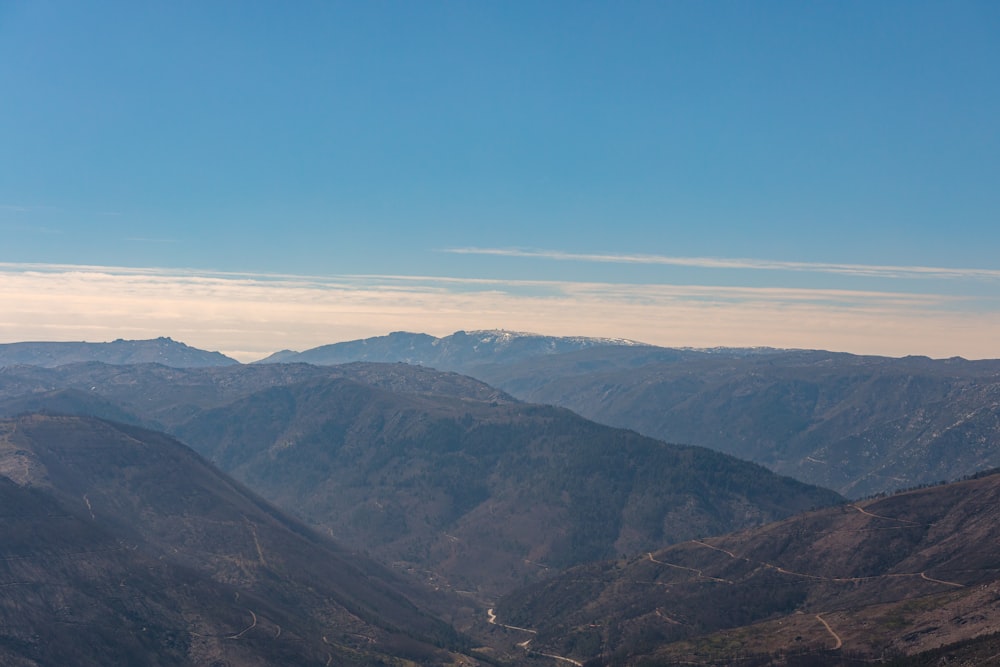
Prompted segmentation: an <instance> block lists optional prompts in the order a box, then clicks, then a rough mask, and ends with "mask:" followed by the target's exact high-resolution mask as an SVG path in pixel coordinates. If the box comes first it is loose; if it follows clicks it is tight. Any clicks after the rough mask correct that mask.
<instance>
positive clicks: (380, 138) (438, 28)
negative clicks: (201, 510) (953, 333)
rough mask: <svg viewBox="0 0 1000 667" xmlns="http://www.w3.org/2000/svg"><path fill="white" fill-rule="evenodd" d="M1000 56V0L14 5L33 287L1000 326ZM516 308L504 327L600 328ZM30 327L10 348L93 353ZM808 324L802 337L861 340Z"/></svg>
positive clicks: (10, 146) (1, 189)
mask: <svg viewBox="0 0 1000 667" xmlns="http://www.w3.org/2000/svg"><path fill="white" fill-rule="evenodd" d="M998 63H1000V4H998V3H996V2H935V3H924V2H912V1H908V2H870V1H869V2H815V3H805V2H764V1H762V2H600V3H598V2H544V1H542V2H352V3H340V2H295V3H284V2H282V3H279V2H243V3H235V2H155V3H154V2H148V3H147V2H87V3H81V2H68V1H67V2H44V1H24V2H17V1H14V2H0V155H2V157H3V159H2V160H0V235H2V237H0V238H2V242H0V263H5V264H6V265H7V266H6V268H5V269H4V273H3V274H0V280H6V281H7V283H8V285H14V283H15V282H16V283H17V286H18V289H21V290H25V289H33V288H32V287H31V286H30V285H29V284H28V283H27V282H24V281H25V280H26V275H27V273H26V272H27V271H28V268H27V267H26V265H27V264H37V265H43V266H42V267H41V268H42V269H44V271H47V272H49V273H52V272H56V271H63V272H65V271H66V269H65V268H57V267H55V266H53V265H86V266H98V267H130V268H133V269H135V268H144V267H146V268H148V267H156V268H157V269H158V270H159V273H158V274H157V275H160V276H161V278H162V279H163V280H166V279H167V277H168V276H172V275H174V273H172V272H171V270H178V271H179V270H181V269H185V270H188V271H187V272H186V273H185V274H184V275H189V274H190V273H191V271H190V270H193V271H194V273H197V274H198V275H203V276H210V275H216V274H214V273H213V272H239V273H241V274H244V276H245V277H246V279H247V280H251V281H259V280H266V279H268V278H267V276H268V275H272V274H294V275H308V276H317V277H322V279H323V280H327V279H328V278H330V279H332V278H333V277H345V276H346V277H350V278H349V279H346V280H348V282H349V283H350V284H351V285H355V286H357V285H358V284H359V283H358V281H359V280H360V279H358V278H356V277H357V276H361V275H378V276H387V277H388V278H386V279H385V280H384V281H382V282H380V283H379V284H377V285H375V284H373V283H371V282H370V280H369V282H366V283H365V284H364V285H363V289H364V290H374V292H379V291H380V290H381V291H385V289H386V281H388V282H389V283H391V284H392V285H397V284H398V283H400V281H402V282H403V283H407V284H409V283H408V282H407V281H410V282H412V279H413V277H433V278H435V280H438V279H452V280H455V281H459V282H455V283H454V284H453V285H452V286H450V287H447V286H442V285H444V283H441V282H440V281H438V282H435V283H434V284H428V283H427V282H426V281H425V282H421V283H420V285H419V288H418V289H419V291H420V292H421V293H422V294H424V293H431V292H434V291H435V290H437V291H446V292H448V293H449V294H452V295H454V293H456V292H458V293H468V292H469V291H472V292H477V293H482V292H484V290H485V288H483V287H482V283H469V282H463V281H469V280H470V279H483V280H491V281H496V282H495V283H490V284H491V285H493V286H494V287H492V288H490V290H488V291H490V292H491V293H492V292H496V291H498V290H499V291H500V292H502V293H503V294H504V295H506V296H508V297H511V298H513V297H514V296H517V294H520V293H523V292H525V291H527V292H530V293H531V295H532V296H542V297H549V296H552V295H553V294H556V293H558V294H557V296H560V297H566V295H567V294H570V293H575V288H573V287H572V286H573V285H579V284H583V283H586V284H591V283H599V284H601V285H603V286H604V289H605V290H608V289H610V287H609V286H612V285H629V286H633V287H637V288H638V287H642V288H643V289H661V288H670V289H673V288H676V287H678V286H683V287H699V288H701V287H704V288H708V287H714V288H722V287H725V288H755V289H775V290H779V289H780V290H785V289H789V288H794V289H803V290H838V291H842V292H844V293H847V292H853V291H863V292H879V293H885V294H889V293H891V294H899V295H905V296H906V298H914V299H915V298H922V297H923V296H927V295H930V296H933V297H934V298H935V299H940V298H942V297H948V298H949V299H952V301H949V302H948V303H943V302H941V303H939V302H935V303H934V304H933V306H932V309H933V311H934V313H936V314H940V313H943V312H946V311H947V312H952V311H960V313H961V314H962V315H963V316H968V317H973V316H974V317H976V318H981V319H979V320H975V322H976V323H975V324H973V323H972V322H973V321H972V320H970V319H968V318H966V319H965V320H963V322H965V324H964V325H963V326H967V327H969V328H970V329H971V328H976V327H988V326H993V325H994V324H996V323H997V321H998V319H1000V307H998V303H997V295H998V294H1000V252H998V250H1000V68H998V67H997V64H998ZM470 249H476V250H477V252H468V251H469V250H470ZM455 250H464V252H454V251H455ZM480 251H484V252H480ZM525 251H527V252H525ZM636 255H642V256H643V257H639V258H637V257H636ZM703 258H722V259H728V260H733V259H740V260H754V261H755V262H765V261H766V262H770V264H767V265H766V266H765V267H763V268H761V266H759V265H752V264H751V263H747V262H743V263H736V264H735V265H732V266H723V267H719V266H715V265H712V264H711V263H708V262H705V261H701V260H702V259H703ZM677 259H680V260H683V261H674V260H677ZM776 263H777V264H776ZM790 263H795V266H792V265H791V264H790ZM819 265H836V267H834V268H832V269H831V268H830V267H829V266H826V268H823V266H819ZM844 265H849V268H845V267H844ZM867 266H879V267H931V268H942V267H943V268H948V269H955V270H957V271H958V273H959V274H960V275H957V276H950V277H947V278H943V277H942V276H940V275H938V274H936V273H930V274H927V273H926V272H924V273H920V272H917V273H912V274H907V275H905V276H902V277H901V276H900V274H899V271H897V270H895V269H893V270H885V269H882V270H879V271H874V272H873V271H872V270H867V269H863V268H860V267H867ZM838 267H839V268H838ZM35 268H39V267H35ZM969 269H975V270H979V271H981V272H983V273H981V274H976V275H974V276H971V277H970V276H969V275H967V274H966V273H963V271H965V270H969ZM917 276H922V277H917ZM525 280H529V281H549V282H546V283H544V284H541V286H539V285H536V284H531V285H526V284H523V283H514V282H512V281H525ZM321 282H322V281H321ZM554 283H559V285H564V284H569V285H571V287H569V288H566V287H559V288H558V289H556V288H554V287H552V284H554ZM324 284H325V283H324ZM234 285H235V284H234V283H233V282H227V283H225V286H227V289H228V288H233V287H234ZM456 285H457V286H456ZM334 288H335V289H337V290H348V289H349V288H348V287H344V285H343V284H342V283H341V282H338V283H337V284H336V285H335V287H334ZM334 288H331V289H334ZM13 289H14V288H13V287H9V288H8V291H12V290H13ZM38 289H43V288H38ZM44 289H54V288H51V287H49V288H44ZM129 289H131V288H129ZM220 289H221V288H220ZM318 289H320V290H321V291H322V289H323V288H318ZM358 289H361V288H358ZM126 291H127V289H126ZM19 294H22V295H23V294H24V292H19ZM67 294H68V295H67V298H69V296H70V295H69V293H67ZM352 294H355V293H354V292H352ZM757 294H759V293H757ZM802 296H803V297H804V296H806V295H804V294H803V295H802ZM8 298H10V299H12V298H14V297H10V296H9V297H8ZM53 298H55V297H53ZM277 298H278V297H277V294H276V293H275V296H274V298H273V299H271V300H274V299H277ZM310 298H311V297H310ZM324 298H325V297H324ZM567 298H568V297H567ZM608 298H610V297H608ZM644 298H645V297H641V296H637V295H636V293H635V292H631V293H630V294H629V296H628V297H627V299H626V300H628V301H629V302H630V303H632V304H633V305H634V304H637V303H640V302H642V301H643V299H644ZM658 298H659V297H658ZM684 298H685V299H688V300H690V299H691V298H692V297H691V296H690V294H689V293H687V292H685V296H684ZM260 299H262V300H260ZM734 299H736V300H738V297H734V296H731V295H730V296H723V297H720V296H718V295H717V294H716V295H714V296H712V297H711V299H709V301H710V303H709V306H712V307H717V306H719V304H727V303H732V302H733V300H734ZM268 300H269V297H259V299H258V300H257V301H253V302H254V303H266V302H267V301H268ZM696 300H697V299H696ZM799 300H802V299H799ZM820 300H822V299H820ZM810 302H811V303H812V302H813V301H810ZM4 303H6V302H4ZM53 303H57V301H53ZM205 303H206V304H207V303H208V302H205ZM0 305H3V304H2V303H0ZM661 305H662V304H661ZM855 306H856V307H859V308H861V309H862V310H863V311H864V312H869V311H870V310H871V309H872V308H873V307H874V308H876V309H884V308H886V306H885V305H884V304H882V305H876V306H870V305H869V306H858V305H857V304H855ZM855 306H852V307H855ZM203 307H204V308H206V309H207V310H206V311H199V312H202V313H203V314H202V317H204V318H205V321H206V323H207V324H206V326H209V325H210V324H211V323H209V322H208V320H210V319H211V308H210V307H209V306H207V305H203ZM262 307H263V306H262ZM581 307H582V306H581ZM17 308H21V306H17ZM17 308H15V311H16V312H20V311H19V310H17ZM455 308H458V309H459V310H466V312H467V313H468V312H469V310H468V309H472V310H474V309H475V305H474V304H473V305H470V304H466V305H464V306H463V305H459V306H456V305H455V304H451V305H450V306H448V307H447V308H445V310H448V312H451V311H453V310H454V309H455ZM449 309H450V310H449ZM497 309H498V310H497V312H498V313H499V314H497V315H491V318H490V321H491V322H492V323H493V325H495V326H507V325H508V324H507V322H508V321H509V322H510V324H509V326H510V327H511V328H514V327H515V325H517V326H518V327H524V326H528V327H531V328H534V329H536V330H544V331H551V332H553V333H569V331H568V330H569V329H571V328H573V326H572V325H571V323H570V322H568V321H564V322H562V323H559V322H555V321H547V320H544V319H543V320H538V324H537V326H533V325H532V320H531V319H530V318H527V316H525V317H519V316H517V306H516V305H515V303H514V301H510V302H506V304H505V305H503V306H502V307H501V306H497ZM504 309H511V310H512V311H514V312H511V317H510V318H509V320H508V321H498V320H504V318H503V317H502V315H503V313H504V312H505V310H504ZM542 310H544V309H542ZM356 311H357V309H356V308H355V309H354V310H353V311H352V312H356ZM8 312H10V310H9V308H8ZM436 312H437V311H433V309H432V314H433V313H436ZM442 312H443V311H442ZM656 312H657V313H660V314H659V315H656V316H662V317H665V318H668V319H669V315H668V314H666V313H667V311H656ZM908 312H909V311H908ZM205 313H207V314H205ZM383 314H384V313H383ZM522 314H523V313H522ZM911 314H912V313H911ZM36 315H37V314H36ZM650 316H652V311H651V315H650ZM429 317H430V315H429ZM31 318H32V316H30V314H25V315H24V320H23V321H25V322H27V321H28V320H31V321H32V322H34V321H35V320H32V319H31ZM982 318H986V319H982ZM15 319H16V318H15ZM469 319H470V322H469V327H464V328H471V327H473V326H478V325H479V324H480V323H481V322H480V321H479V320H478V319H476V318H475V317H472V316H471V315H470V317H469ZM647 319H648V318H647ZM472 320H475V321H472ZM109 321H110V320H109ZM393 321H396V320H393ZM445 321H447V322H448V325H447V326H450V325H451V323H452V322H455V323H459V324H460V323H461V322H460V319H459V318H452V319H447V318H437V319H434V318H433V317H430V319H429V320H427V321H421V320H419V319H413V318H411V319H410V320H407V319H405V318H403V319H399V322H400V323H399V325H398V327H395V328H405V329H410V330H435V329H437V330H438V331H435V332H440V333H444V332H445V331H443V330H441V328H442V327H445V328H447V327H446V325H445ZM38 322H41V320H38ZM317 322H320V321H319V320H317ZM845 322H846V320H845ZM385 323H386V325H390V323H389V320H388V319H387V320H386V322H385ZM15 324H17V322H14V323H13V324H8V325H7V326H8V331H6V332H5V331H0V338H4V339H7V340H13V339H20V338H23V337H28V336H30V337H34V338H37V337H49V338H65V337H69V338H72V339H82V338H88V339H91V338H94V336H92V335H89V334H87V333H86V332H84V333H81V334H78V335H75V334H74V332H73V331H72V329H68V328H64V329H57V328H51V329H45V328H44V327H45V326H46V325H44V323H40V324H37V326H36V325H34V324H33V325H32V326H33V327H34V328H28V329H24V328H22V329H16V328H15V327H14V325H15ZM231 324H232V326H233V327H236V328H239V327H242V326H245V325H244V324H235V323H231ZM381 324H382V321H381V320H379V325H380V326H381ZM56 326H63V327H66V326H68V325H66V324H62V325H56V324H52V327H56ZM95 326H96V325H95ZM130 326H131V325H130ZM212 326H215V328H225V327H223V326H222V325H219V323H217V322H216V323H215V324H214V325H212ZM314 326H322V324H321V323H319V324H315V323H314ZM390 326H391V325H390ZM720 326H722V325H720ZM724 326H727V327H730V329H729V333H730V335H729V337H728V338H725V339H724V340H722V342H725V343H727V344H766V343H767V340H764V338H761V337H754V336H749V337H748V339H747V340H742V339H741V338H740V336H739V333H740V331H739V327H737V328H736V329H733V328H732V322H731V321H729V320H726V324H725V325H724ZM843 326H845V327H848V328H850V327H849V326H848V325H847V324H846V323H845V324H843ZM859 326H861V325H859ZM863 326H869V327H876V325H875V324H873V323H871V322H869V323H868V324H864V325H863ZM39 327H41V328H39ZM583 328H585V329H586V327H583ZM876 328H877V327H876ZM821 329H822V327H819V329H817V330H821ZM888 330H889V328H887V331H888ZM943 330H944V329H942V331H943ZM357 331H358V332H362V333H371V334H374V333H376V332H377V330H376V329H374V328H373V329H372V330H371V331H370V332H369V331H368V330H364V331H362V329H357ZM354 332H355V329H345V330H344V331H335V330H329V329H328V330H326V331H323V332H316V331H313V332H311V333H310V335H309V336H307V337H305V338H302V337H301V336H300V337H299V338H296V337H295V335H293V334H294V333H295V332H293V331H284V333H285V334H287V335H288V336H289V344H288V345H283V347H303V346H304V345H305V344H306V343H307V342H315V341H318V340H321V339H322V338H323V337H324V336H325V337H326V338H327V339H328V341H327V342H329V341H330V340H339V339H342V338H344V337H349V336H350V335H353V333H354ZM149 333H154V332H152V331H150V332H149ZM165 333H170V332H169V331H168V332H165ZM298 333H299V334H301V333H302V332H301V331H299V332H298ZM579 333H588V331H587V330H581V331H579ZM599 333H602V334H607V333H612V332H610V331H608V330H607V329H606V328H603V329H601V331H600V332H599ZM617 333H619V334H620V335H623V336H629V331H626V330H623V331H620V332H617ZM643 333H644V335H645V338H649V337H650V334H649V332H648V331H647V332H643ZM996 333H997V332H996V331H994V335H993V339H994V340H997V339H998V338H997V336H996V335H995V334H996ZM108 335H110V334H108ZM686 335H689V336H691V335H693V336H694V338H698V336H697V334H696V332H695V333H690V332H689V333H687V334H686ZM98 337H107V336H105V335H104V334H101V336H98ZM111 337H116V336H111ZM126 337H128V331H126ZM187 337H188V338H189V339H190V338H192V336H190V335H189V336H187ZM634 337H637V338H642V337H643V336H642V335H635V336H634ZM194 338H195V339H196V341H195V342H197V338H198V337H197V336H194ZM703 338H706V339H707V337H703ZM765 338H766V337H765ZM307 339H308V340H307ZM751 339H752V340H751ZM205 340H210V341H215V340H216V339H213V338H206V339H205ZM220 340H221V339H220ZM810 340H811V339H810V338H809V337H808V336H806V337H805V338H803V339H801V340H799V339H798V338H795V339H789V340H786V338H784V337H782V336H780V335H775V336H774V344H780V345H796V346H815V347H823V346H832V345H835V344H836V342H835V341H834V342H832V343H830V344H829V345H828V344H825V343H824V342H823V340H820V339H816V342H815V343H814V344H813V343H810ZM653 342H670V343H672V344H689V345H699V344H700V340H695V339H690V340H680V339H677V340H674V339H671V340H669V341H666V340H664V341H659V340H657V341H653ZM711 342H713V343H717V342H720V340H718V339H717V338H712V339H711ZM317 344H318V343H317ZM216 345H220V346H221V345H230V347H232V345H235V343H232V344H229V343H222V342H219V343H216ZM844 345H845V346H846V347H851V344H849V343H844ZM244 347H246V345H244ZM264 347H267V346H264ZM854 347H856V348H857V351H880V352H883V353H891V352H892V348H891V347H888V348H885V349H882V348H878V349H876V347H877V346H876V347H870V348H868V349H862V348H864V347H865V346H864V345H862V344H860V343H859V344H857V345H855V346H854ZM964 349H965V348H963V349H956V351H955V353H956V354H957V353H963V350H964ZM927 350H928V353H935V352H937V351H938V348H933V349H932V346H931V345H930V344H928V347H927ZM239 351H241V352H244V353H245V354H247V355H249V353H250V351H249V350H247V349H243V348H239ZM916 351H919V344H916V343H914V345H912V346H910V347H908V348H907V349H900V353H905V352H916ZM946 352H947V350H945V349H943V348H942V350H941V353H942V354H943V353H946ZM964 353H967V354H969V355H970V356H1000V348H998V349H997V352H996V353H995V354H990V353H989V351H988V350H986V349H985V348H976V349H975V351H973V350H972V348H969V349H968V350H966V351H965V352H964Z"/></svg>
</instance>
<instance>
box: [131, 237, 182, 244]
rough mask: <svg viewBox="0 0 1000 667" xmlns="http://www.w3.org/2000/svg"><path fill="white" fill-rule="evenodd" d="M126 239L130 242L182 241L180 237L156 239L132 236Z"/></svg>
mask: <svg viewBox="0 0 1000 667" xmlns="http://www.w3.org/2000/svg"><path fill="white" fill-rule="evenodd" d="M125 240H126V241H128V242H130V243H180V240H178V239H156V238H146V237H142V236H130V237H128V238H126V239H125Z"/></svg>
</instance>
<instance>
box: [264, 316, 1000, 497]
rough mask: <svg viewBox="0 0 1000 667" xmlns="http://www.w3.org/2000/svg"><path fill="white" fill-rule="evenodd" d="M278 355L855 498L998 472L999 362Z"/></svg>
mask: <svg viewBox="0 0 1000 667" xmlns="http://www.w3.org/2000/svg"><path fill="white" fill-rule="evenodd" d="M274 358H275V359H287V360H292V359H294V360H301V361H307V362H309V363H315V364H331V363H343V362H346V361H356V360H362V359H364V360H378V361H405V362H408V363H414V364H421V365H425V366H432V367H436V368H447V369H451V370H456V371H459V372H462V373H466V374H469V375H472V376H473V377H476V378H479V379H480V380H483V381H484V382H487V383H489V384H491V385H493V386H495V387H498V388H500V389H503V390H504V391H506V392H509V393H510V394H512V395H514V396H516V397H518V398H520V399H522V400H525V401H529V402H532V403H545V404H551V405H559V406H562V407H566V408H569V409H571V410H573V411H574V412H577V413H578V414H581V415H583V416H584V417H587V418H589V419H593V420H595V421H598V422H601V423H605V424H609V425H612V426H618V427H622V428H630V429H634V430H636V431H638V432H640V433H643V434H645V435H649V436H651V437H654V438H657V439H660V440H665V441H668V442H683V443H688V444H694V445H701V446H705V447H709V448H711V449H716V450H718V451H722V452H726V453H728V454H732V455H734V456H737V457H739V458H743V459H748V460H752V461H755V462H757V463H761V464H763V465H766V466H768V467H769V468H771V469H772V470H775V471H776V472H779V473H781V474H785V475H791V476H793V477H795V478H797V479H800V480H803V481H806V482H810V483H813V484H818V485H820V486H826V487H829V488H833V489H836V490H837V491H839V492H841V493H844V494H846V495H849V496H852V497H861V496H865V495H869V494H873V493H879V492H885V491H893V490H896V489H900V488H907V487H910V486H915V485H919V484H925V483H929V482H937V481H940V480H953V479H958V478H960V477H962V476H965V475H968V474H972V473H975V472H976V471H978V470H984V469H987V468H991V467H994V466H1000V361H996V360H988V361H966V360H964V359H943V360H931V359H927V358H925V357H905V358H901V359H895V358H888V357H871V356H857V355H851V354H843V353H834V352H824V351H809V350H776V349H770V348H760V349H726V348H717V349H712V350H693V349H670V348H661V347H655V346H648V345H639V344H634V343H629V342H628V341H609V340H604V339H585V338H554V337H546V336H534V335H521V334H510V333H506V332H497V331H483V332H470V333H465V332H458V333H455V334H453V335H451V336H446V337H444V338H434V337H433V336H428V335H426V334H408V333H395V334H390V335H389V336H382V337H378V338H370V339H367V340H362V341H351V342H347V343H338V344H335V345H327V346H323V347H320V348H315V349H314V350H309V351H307V352H303V353H297V354H290V353H284V354H282V355H279V356H276V357H274Z"/></svg>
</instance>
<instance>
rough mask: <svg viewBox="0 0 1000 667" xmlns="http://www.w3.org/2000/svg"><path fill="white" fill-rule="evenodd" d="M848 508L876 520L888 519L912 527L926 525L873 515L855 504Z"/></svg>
mask: <svg viewBox="0 0 1000 667" xmlns="http://www.w3.org/2000/svg"><path fill="white" fill-rule="evenodd" d="M848 507H851V508H853V509H856V510H857V511H859V512H861V513H862V514H864V515H865V516H870V517H874V518H876V519H886V520H887V521H898V522H899V523H907V524H910V525H911V526H923V525H925V524H922V523H920V522H918V521H910V520H909V519H897V518H896V517H892V516H884V515H882V514H873V513H872V512H869V511H868V510H866V509H864V508H862V507H858V506H857V505H855V504H853V503H852V504H850V505H848Z"/></svg>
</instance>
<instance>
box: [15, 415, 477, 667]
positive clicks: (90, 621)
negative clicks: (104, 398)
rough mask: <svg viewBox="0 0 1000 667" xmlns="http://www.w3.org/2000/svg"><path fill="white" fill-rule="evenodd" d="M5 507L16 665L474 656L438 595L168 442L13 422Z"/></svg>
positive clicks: (66, 425) (100, 426) (447, 660)
mask: <svg viewBox="0 0 1000 667" xmlns="http://www.w3.org/2000/svg"><path fill="white" fill-rule="evenodd" d="M0 505H2V507H3V511H2V513H0V531H2V534H3V536H4V538H3V540H2V543H0V587H2V591H3V594H2V596H0V662H3V664H7V665H56V664H62V665H111V664H119V665H124V664H133V665H137V664H143V665H154V664H155V665H191V664H204V665H209V664H233V665H236V664H238V665H275V666H277V665H289V664H296V665H307V664H316V665H322V664H356V665H371V664H399V663H397V662H395V661H394V657H393V656H396V657H405V658H409V659H415V660H417V661H418V662H420V663H421V664H451V663H452V662H453V660H454V658H452V657H449V656H448V654H447V651H446V650H442V649H441V648H438V647H436V646H435V645H434V644H437V645H438V646H445V645H449V644H450V645H451V646H453V647H457V646H458V645H459V643H460V640H459V637H458V635H457V634H456V633H455V632H454V630H452V629H451V628H450V627H449V626H448V625H447V624H445V623H443V622H441V621H439V620H436V619H434V618H433V617H432V616H430V615H428V614H427V613H426V612H423V611H421V610H420V608H419V607H418V605H419V604H422V602H421V600H422V599H427V600H430V599H431V598H433V597H434V596H433V595H432V594H431V593H430V592H428V591H423V590H421V589H420V587H419V586H415V585H413V584H412V583H409V582H406V581H404V580H402V579H401V578H399V577H398V576H397V575H395V574H392V573H391V572H389V571H388V570H386V569H385V568H382V567H380V566H378V565H376V564H374V563H373V562H372V561H369V560H367V559H366V558H363V557H361V556H359V555H357V554H354V553H351V552H349V551H346V550H345V549H343V548H341V547H339V546H337V545H336V544H334V543H332V542H330V541H328V540H327V539H325V538H322V537H319V536H317V535H316V534H314V533H313V532H312V531H310V530H309V529H307V528H306V527H305V526H304V525H302V524H300V523H298V522H296V521H293V520H291V519H289V518H287V517H285V516H284V515H282V514H281V513H280V512H278V511H277V510H275V509H274V508H272V507H271V506H269V505H267V504H266V503H264V502H263V501H261V500H260V499H258V498H257V497H256V496H254V495H252V494H250V493H249V492H247V491H246V490H244V489H243V488H242V487H240V486H239V485H237V484H235V483H234V482H232V481H231V480H230V479H228V478H226V477H225V476H223V475H221V474H220V473H219V472H218V471H216V470H215V469H214V468H212V467H211V466H209V465H208V464H207V463H206V462H205V461H204V460H202V459H201V458H200V457H199V456H197V455H196V454H195V453H194V452H192V451H191V450H189V449H188V448H186V447H184V446H182V445H180V444H179V443H177V442H176V441H173V440H171V439H170V438H167V437H166V436H163V435H160V434H156V433H153V432H150V431H144V430H141V429H136V428H132V427H125V426H121V425H115V424H113V423H109V422H103V421H98V420H94V419H89V418H78V417H53V416H25V417H21V418H18V419H16V420H4V421H0ZM439 604H440V603H439ZM468 661H469V660H468V659H467V660H466V662H468Z"/></svg>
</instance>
